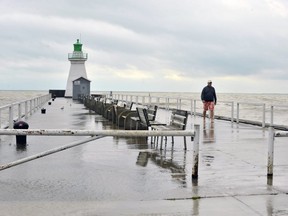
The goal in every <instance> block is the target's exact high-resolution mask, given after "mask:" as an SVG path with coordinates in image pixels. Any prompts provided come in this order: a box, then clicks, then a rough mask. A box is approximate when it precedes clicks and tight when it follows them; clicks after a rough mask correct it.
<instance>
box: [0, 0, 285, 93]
mask: <svg viewBox="0 0 288 216" xmlns="http://www.w3.org/2000/svg"><path fill="white" fill-rule="evenodd" d="M0 9H1V14H0V28H1V34H0V39H1V49H2V52H1V53H0V55H1V56H0V57H1V58H0V62H1V68H0V73H1V80H0V89H4V90H5V89H7V90H10V89H33V90H34V89H36V90H37V89H39V90H46V89H65V87H66V80H67V77H68V73H69V68H70V62H69V61H68V60H67V55H68V53H71V52H72V51H73V43H75V42H76V39H77V38H80V35H81V42H82V43H83V50H84V52H87V53H88V61H87V62H86V70H87V75H88V78H89V79H90V80H91V81H92V82H91V89H92V90H95V91H96V90H99V91H102V90H103V91H109V90H113V91H116V90H118V91H176V92H199V91H201V89H202V88H203V86H204V85H206V81H207V80H208V79H212V80H213V85H214V86H215V88H216V90H217V91H218V92H257V93H261V92H263V93H264V92H265V93H267V92H268V93H278V92H279V93H288V89H287V88H286V85H287V80H288V73H287V68H288V61H287V59H288V58H287V57H288V52H287V50H288V1H286V0H205V1H200V0H145V1H144V0H142V1H141V0H105V1H103V0H101V1H100V0H87V1H79V0H77V1H75V0H58V1H54V0H51V1H44V0H23V1H19V0H0Z"/></svg>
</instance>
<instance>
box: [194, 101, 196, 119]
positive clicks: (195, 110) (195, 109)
mask: <svg viewBox="0 0 288 216" xmlns="http://www.w3.org/2000/svg"><path fill="white" fill-rule="evenodd" d="M194 117H196V100H194Z"/></svg>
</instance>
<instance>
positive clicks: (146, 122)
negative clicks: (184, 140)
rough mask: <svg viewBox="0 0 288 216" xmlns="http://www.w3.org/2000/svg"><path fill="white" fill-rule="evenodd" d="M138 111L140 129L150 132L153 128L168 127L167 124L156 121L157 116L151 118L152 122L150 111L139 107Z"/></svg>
mask: <svg viewBox="0 0 288 216" xmlns="http://www.w3.org/2000/svg"><path fill="white" fill-rule="evenodd" d="M136 110H137V114H138V118H139V124H138V125H139V129H142V130H148V129H149V128H150V127H152V126H156V125H166V124H165V123H162V122H157V121H155V118H156V115H155V116H154V117H151V116H150V119H151V120H150V119H149V114H148V110H147V109H146V108H144V107H137V108H136Z"/></svg>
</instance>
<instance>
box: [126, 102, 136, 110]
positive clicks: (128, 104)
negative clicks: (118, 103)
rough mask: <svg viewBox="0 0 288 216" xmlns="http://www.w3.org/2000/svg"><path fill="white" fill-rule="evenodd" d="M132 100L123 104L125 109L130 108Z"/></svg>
mask: <svg viewBox="0 0 288 216" xmlns="http://www.w3.org/2000/svg"><path fill="white" fill-rule="evenodd" d="M133 104H134V102H130V101H128V102H127V103H125V104H124V107H125V109H127V110H131V109H132V106H133Z"/></svg>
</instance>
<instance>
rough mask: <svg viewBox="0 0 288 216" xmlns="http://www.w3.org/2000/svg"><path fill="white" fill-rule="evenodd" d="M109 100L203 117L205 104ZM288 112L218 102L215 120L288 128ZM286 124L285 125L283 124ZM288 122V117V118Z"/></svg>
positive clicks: (127, 96)
mask: <svg viewBox="0 0 288 216" xmlns="http://www.w3.org/2000/svg"><path fill="white" fill-rule="evenodd" d="M106 97H107V98H113V99H115V100H120V101H125V102H128V101H129V102H134V103H136V105H137V104H155V105H157V106H159V107H161V108H165V109H168V110H169V109H183V110H187V111H189V112H190V113H191V114H192V115H202V110H203V103H202V101H201V100H195V99H193V98H180V97H177V98H175V97H158V96H150V95H147V96H145V95H142V96H139V95H133V94H117V93H116V94H113V95H111V94H107V95H106ZM287 111H288V106H283V105H271V106H267V105H266V104H265V103H249V102H234V101H217V110H216V113H215V118H219V119H224V120H229V121H231V122H236V123H239V122H244V123H251V124H255V125H259V126H262V127H265V126H276V127H277V126H278V127H284V128H288V124H286V121H285V120H283V113H285V112H287ZM283 122H284V123H283ZM287 122H288V117H287Z"/></svg>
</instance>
